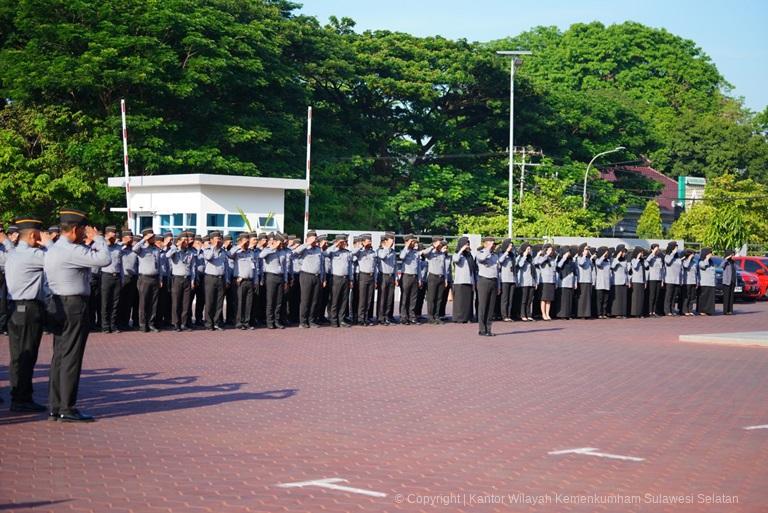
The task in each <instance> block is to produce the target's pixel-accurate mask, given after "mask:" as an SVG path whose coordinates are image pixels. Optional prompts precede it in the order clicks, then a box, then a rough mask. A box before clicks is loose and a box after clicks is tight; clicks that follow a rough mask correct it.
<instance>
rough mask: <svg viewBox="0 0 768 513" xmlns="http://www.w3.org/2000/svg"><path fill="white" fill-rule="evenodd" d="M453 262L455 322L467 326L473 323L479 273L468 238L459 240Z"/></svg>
mask: <svg viewBox="0 0 768 513" xmlns="http://www.w3.org/2000/svg"><path fill="white" fill-rule="evenodd" d="M451 260H452V261H453V265H454V274H453V322H456V323H462V324H466V323H468V322H472V312H473V309H474V305H475V300H474V299H475V297H474V296H475V286H476V285H477V272H478V270H477V263H476V262H475V258H474V257H473V256H472V248H471V246H470V243H469V238H468V237H461V238H459V240H458V242H457V244H456V254H455V255H453V257H452V259H451Z"/></svg>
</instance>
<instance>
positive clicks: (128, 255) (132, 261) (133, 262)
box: [122, 246, 139, 276]
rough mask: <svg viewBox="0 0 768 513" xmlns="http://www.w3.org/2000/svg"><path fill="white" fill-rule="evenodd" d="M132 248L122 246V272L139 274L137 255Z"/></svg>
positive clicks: (127, 274) (131, 274) (133, 274)
mask: <svg viewBox="0 0 768 513" xmlns="http://www.w3.org/2000/svg"><path fill="white" fill-rule="evenodd" d="M132 250H133V246H130V247H129V246H123V258H122V260H123V274H124V275H126V276H136V275H137V274H139V255H137V254H136V253H134V252H133V251H132Z"/></svg>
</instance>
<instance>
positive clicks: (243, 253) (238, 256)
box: [231, 246, 255, 280]
mask: <svg viewBox="0 0 768 513" xmlns="http://www.w3.org/2000/svg"><path fill="white" fill-rule="evenodd" d="M231 254H232V259H233V260H234V277H235V278H242V279H244V280H253V271H254V267H255V266H254V264H253V253H252V252H251V250H250V249H243V248H241V247H239V246H238V247H237V248H235V250H234V251H232V253H231Z"/></svg>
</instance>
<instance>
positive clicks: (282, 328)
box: [275, 324, 285, 330]
mask: <svg viewBox="0 0 768 513" xmlns="http://www.w3.org/2000/svg"><path fill="white" fill-rule="evenodd" d="M275 326H276V327H277V329H279V330H284V329H285V326H283V325H282V324H275Z"/></svg>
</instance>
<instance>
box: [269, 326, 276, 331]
mask: <svg viewBox="0 0 768 513" xmlns="http://www.w3.org/2000/svg"><path fill="white" fill-rule="evenodd" d="M267 329H268V330H276V329H277V326H267Z"/></svg>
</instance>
